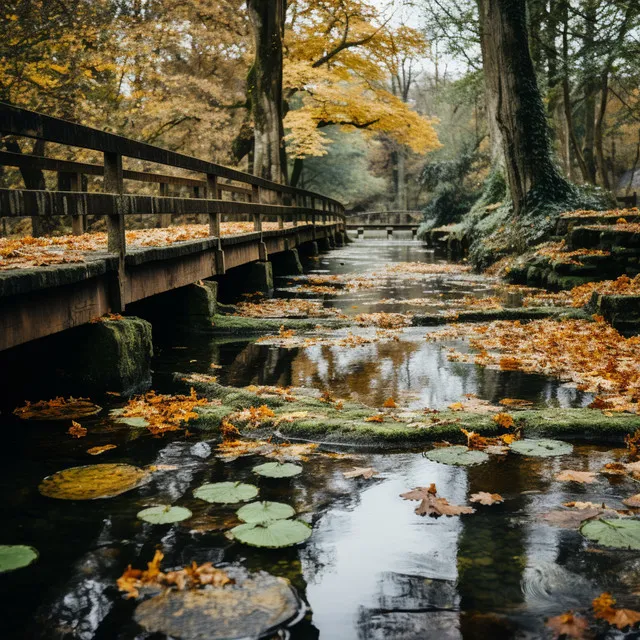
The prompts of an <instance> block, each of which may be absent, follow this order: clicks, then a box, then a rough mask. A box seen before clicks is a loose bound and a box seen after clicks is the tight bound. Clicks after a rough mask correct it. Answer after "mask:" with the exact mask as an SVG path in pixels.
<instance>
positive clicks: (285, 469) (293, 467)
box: [253, 462, 302, 478]
mask: <svg viewBox="0 0 640 640" xmlns="http://www.w3.org/2000/svg"><path fill="white" fill-rule="evenodd" d="M253 472H254V473H257V474H258V475H259V476H263V477H265V478H293V476H297V475H299V474H301V473H302V467H301V466H300V465H298V464H292V463H291V462H284V463H280V462H265V463H264V464H259V465H258V466H257V467H253Z"/></svg>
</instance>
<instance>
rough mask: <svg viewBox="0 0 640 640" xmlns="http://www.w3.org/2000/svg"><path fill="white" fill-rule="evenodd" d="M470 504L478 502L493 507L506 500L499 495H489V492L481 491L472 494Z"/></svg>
mask: <svg viewBox="0 0 640 640" xmlns="http://www.w3.org/2000/svg"><path fill="white" fill-rule="evenodd" d="M469 502H477V503H479V504H485V505H491V504H495V503H496V502H504V498H503V497H502V496H501V495H500V494H499V493H488V492H487V491H479V492H478V493H472V494H471V497H470V498H469Z"/></svg>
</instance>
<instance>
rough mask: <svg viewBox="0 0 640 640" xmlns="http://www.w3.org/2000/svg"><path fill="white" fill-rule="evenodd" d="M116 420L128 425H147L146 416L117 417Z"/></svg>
mask: <svg viewBox="0 0 640 640" xmlns="http://www.w3.org/2000/svg"><path fill="white" fill-rule="evenodd" d="M118 422H119V423H121V424H126V425H129V426H130V427H140V428H143V427H148V426H149V421H148V420H147V419H146V418H136V417H134V418H118Z"/></svg>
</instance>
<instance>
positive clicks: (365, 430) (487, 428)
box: [177, 374, 640, 448]
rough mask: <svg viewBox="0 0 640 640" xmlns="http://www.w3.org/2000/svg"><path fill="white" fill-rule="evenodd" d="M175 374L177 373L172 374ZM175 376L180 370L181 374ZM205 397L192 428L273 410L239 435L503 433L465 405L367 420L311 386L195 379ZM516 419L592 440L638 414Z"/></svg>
mask: <svg viewBox="0 0 640 640" xmlns="http://www.w3.org/2000/svg"><path fill="white" fill-rule="evenodd" d="M177 375H178V374H177ZM179 377H180V378H182V377H183V376H182V375H180V376H179ZM193 386H194V387H196V389H197V390H198V391H199V392H200V393H201V394H204V395H205V396H206V397H207V398H209V399H211V400H213V399H215V400H219V401H220V402H221V403H222V404H221V405H217V406H212V407H206V408H198V409H197V411H198V413H200V414H201V417H200V418H198V419H197V420H195V421H193V422H192V423H190V427H191V428H193V429H201V430H203V431H215V430H216V429H217V428H218V426H219V424H220V422H221V421H222V419H223V418H224V417H225V416H227V415H229V414H230V413H233V412H234V411H237V410H239V409H245V408H248V407H252V406H253V407H257V406H260V405H263V404H265V405H267V406H268V407H270V408H271V409H273V410H274V411H275V413H276V417H275V419H274V420H275V421H277V427H275V424H276V423H275V422H274V420H267V421H264V422H263V424H262V425H261V426H260V427H259V428H258V429H256V428H254V427H253V426H251V425H249V424H246V423H245V424H242V423H239V422H238V421H235V422H234V424H235V426H237V427H238V428H239V429H240V431H241V433H242V434H243V435H249V436H251V437H261V438H268V437H269V436H271V435H272V434H273V432H274V428H276V429H277V432H278V434H279V435H282V436H284V437H288V438H296V439H302V440H313V441H321V442H335V443H343V444H357V445H366V446H368V447H372V448H376V447H387V446H388V445H393V446H394V447H397V448H410V447H415V446H419V445H421V444H427V443H430V442H437V441H440V440H447V441H449V442H465V436H464V434H463V433H462V432H461V431H460V429H461V428H464V429H467V430H472V431H475V432H477V433H480V434H481V435H484V436H496V435H498V434H499V433H500V432H502V433H504V431H502V430H501V429H500V427H498V425H497V424H496V423H495V422H494V421H493V415H492V414H488V415H487V414H478V413H469V412H464V411H450V410H446V411H441V412H440V413H438V414H434V415H433V416H424V415H422V414H420V413H419V412H417V413H416V420H415V421H413V422H398V421H397V420H396V419H394V414H384V415H385V418H384V421H383V422H367V421H366V418H367V417H369V416H372V415H374V414H376V413H377V410H376V409H373V408H371V407H367V406H365V405H363V404H359V403H355V402H349V403H345V405H344V407H343V409H337V408H336V407H335V406H334V405H332V404H327V403H325V402H322V401H321V400H320V398H319V394H318V392H316V391H313V390H302V389H296V390H294V391H292V392H293V393H295V394H296V400H294V401H287V400H285V399H284V398H282V397H280V396H269V395H264V394H257V393H253V392H251V391H249V390H247V389H237V388H234V387H226V386H223V385H219V384H215V383H214V384H194V385H193ZM305 411H306V412H307V415H304V416H301V417H300V419H297V420H294V421H292V422H287V421H282V422H280V421H278V417H279V416H280V415H282V414H293V413H298V412H305ZM511 414H512V415H513V417H514V418H515V420H516V423H517V424H518V425H519V426H521V427H523V429H524V432H525V435H526V436H527V437H541V436H544V437H549V438H561V439H575V440H590V441H595V442H599V441H602V442H618V443H620V442H622V441H623V440H624V436H625V435H627V434H629V433H633V432H635V430H636V429H640V416H637V415H631V414H626V413H614V414H613V415H611V416H607V415H605V414H604V413H602V411H599V410H597V409H588V408H580V409H556V408H547V409H529V410H526V411H513V412H511Z"/></svg>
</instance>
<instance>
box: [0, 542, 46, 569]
mask: <svg viewBox="0 0 640 640" xmlns="http://www.w3.org/2000/svg"><path fill="white" fill-rule="evenodd" d="M37 559H38V551H37V550H36V549H34V548H33V547H28V546H27V545H24V544H0V573H5V572H7V571H13V570H14V569H21V568H22V567H27V566H29V565H30V564H31V563H32V562H35V561H36V560H37Z"/></svg>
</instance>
